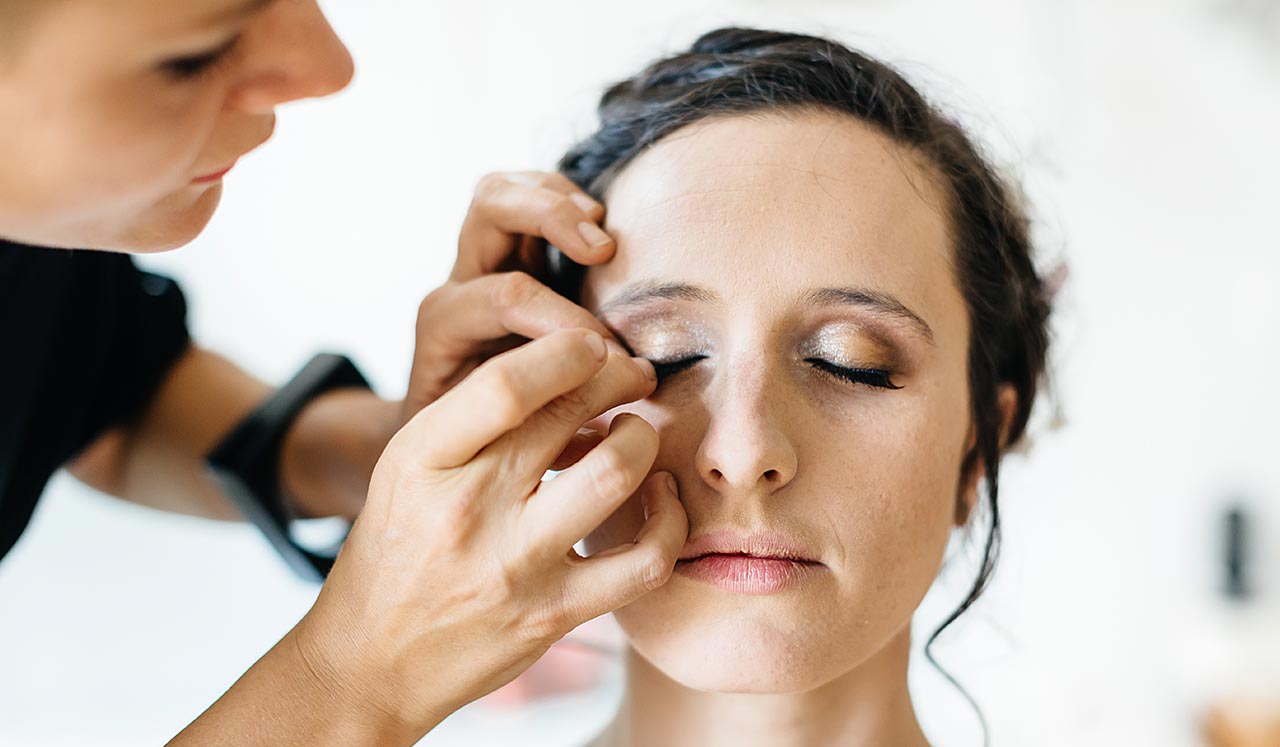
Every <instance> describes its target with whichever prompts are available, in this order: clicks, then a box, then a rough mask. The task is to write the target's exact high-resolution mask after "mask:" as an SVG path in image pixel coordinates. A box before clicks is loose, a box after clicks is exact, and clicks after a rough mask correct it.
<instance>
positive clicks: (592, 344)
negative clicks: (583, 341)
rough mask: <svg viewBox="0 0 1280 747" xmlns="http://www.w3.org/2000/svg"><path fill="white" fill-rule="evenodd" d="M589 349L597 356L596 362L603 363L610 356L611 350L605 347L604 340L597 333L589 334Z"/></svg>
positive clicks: (587, 336)
mask: <svg viewBox="0 0 1280 747" xmlns="http://www.w3.org/2000/svg"><path fill="white" fill-rule="evenodd" d="M586 338H587V347H588V348H591V352H592V353H594V354H595V356H596V360H598V361H602V360H604V359H605V356H607V355H608V354H609V348H607V347H605V341H604V338H603V337H601V336H600V335H598V334H596V333H595V332H588V333H587V335H586Z"/></svg>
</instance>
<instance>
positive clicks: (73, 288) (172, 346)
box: [0, 241, 190, 558]
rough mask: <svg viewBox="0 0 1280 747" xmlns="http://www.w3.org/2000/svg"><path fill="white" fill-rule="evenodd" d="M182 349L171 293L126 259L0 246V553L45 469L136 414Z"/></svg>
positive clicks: (181, 309)
mask: <svg viewBox="0 0 1280 747" xmlns="http://www.w3.org/2000/svg"><path fill="white" fill-rule="evenodd" d="M189 342H190V341H189V338H188V336H187V327H186V302H185V301H184V299H183V296H182V292H181V291H180V290H179V289H178V286H177V285H175V284H174V283H173V281H171V280H169V279H168V278H164V277H160V276H158V275H153V274H150V273H146V272H142V271H141V270H139V269H138V268H137V267H135V266H134V264H133V261H132V259H131V258H130V257H129V256H128V255H126V254H117V253H112V252H93V251H70V250H62V249H39V248H33V247H28V246H19V245H16V244H11V243H7V242H4V241H0V558H2V557H3V556H4V555H5V553H7V552H8V551H9V549H10V548H11V547H13V544H14V543H15V542H16V541H17V539H18V535H20V534H21V533H22V530H23V529H24V528H26V526H27V522H28V521H30V519H31V513H32V511H33V510H34V509H35V505H36V501H37V499H39V497H40V493H41V492H42V491H43V490H44V486H45V483H46V482H48V480H49V477H50V476H51V475H52V474H53V473H54V471H56V470H57V469H58V467H60V466H62V465H63V464H65V463H66V462H67V461H68V460H70V459H71V458H72V457H74V456H75V455H76V454H78V453H79V452H80V451H81V450H83V449H84V448H85V447H86V446H88V445H89V444H90V443H91V442H92V441H93V440H94V439H95V438H96V437H97V436H99V435H101V434H102V433H103V432H104V431H106V430H108V429H110V428H112V427H113V426H117V425H122V424H126V423H128V422H129V421H130V420H131V419H132V418H135V417H137V416H138V415H139V414H140V413H141V412H142V410H143V409H144V408H145V406H146V404H147V403H148V401H149V400H150V399H151V397H152V395H153V394H154V393H155V391H156V389H157V388H158V386H159V384H160V382H161V381H162V380H163V378H164V376H165V374H166V372H167V371H168V370H169V368H170V367H171V366H172V365H173V363H174V362H175V361H176V360H177V358H178V356H179V355H181V354H182V352H183V351H185V350H186V348H187V346H188V344H189Z"/></svg>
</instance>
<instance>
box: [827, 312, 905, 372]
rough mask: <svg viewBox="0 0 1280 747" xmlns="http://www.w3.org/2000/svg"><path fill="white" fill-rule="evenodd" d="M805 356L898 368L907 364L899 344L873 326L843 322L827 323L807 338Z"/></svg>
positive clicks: (895, 369)
mask: <svg viewBox="0 0 1280 747" xmlns="http://www.w3.org/2000/svg"><path fill="white" fill-rule="evenodd" d="M802 350H803V353H804V357H806V358H807V357H814V356H817V357H821V358H824V359H826V360H829V361H830V362H832V363H835V364H837V365H841V366H848V367H860V368H883V369H887V370H889V371H897V370H898V369H900V368H901V367H902V365H903V356H902V352H901V349H900V348H899V346H897V345H894V344H893V343H892V342H891V341H890V340H889V339H887V337H886V336H885V335H884V334H882V333H881V332H880V331H879V330H877V329H875V328H874V327H873V326H870V325H864V324H855V323H853V322H841V323H838V324H827V325H824V326H823V327H821V328H820V329H819V330H818V332H817V333H816V334H814V335H813V336H812V337H810V338H809V339H808V340H806V341H805V343H804V345H803V348H802Z"/></svg>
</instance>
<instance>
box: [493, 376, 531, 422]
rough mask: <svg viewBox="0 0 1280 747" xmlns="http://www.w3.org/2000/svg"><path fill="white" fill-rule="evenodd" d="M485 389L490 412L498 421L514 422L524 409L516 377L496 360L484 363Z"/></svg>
mask: <svg viewBox="0 0 1280 747" xmlns="http://www.w3.org/2000/svg"><path fill="white" fill-rule="evenodd" d="M484 366H485V368H486V369H487V370H486V371H485V390H486V398H487V399H488V401H489V405H488V409H489V411H490V413H491V414H492V415H493V417H494V418H496V419H497V420H498V421H499V422H500V423H509V424H514V423H515V422H516V421H517V420H519V419H520V415H521V413H522V412H523V411H524V409H523V406H522V403H521V397H520V389H519V387H518V386H517V385H516V377H515V375H514V374H512V372H511V370H510V369H509V368H507V367H506V366H503V365H501V363H500V362H498V361H490V362H488V363H486V364H484Z"/></svg>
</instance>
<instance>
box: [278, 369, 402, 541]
mask: <svg viewBox="0 0 1280 747" xmlns="http://www.w3.org/2000/svg"><path fill="white" fill-rule="evenodd" d="M400 407H401V405H400V403H399V402H388V401H387V400H384V399H381V398H380V397H378V396H377V395H375V394H373V393H372V392H370V391H369V390H367V389H354V388H353V389H335V390H333V391H330V392H326V393H325V394H322V395H320V396H319V397H316V398H315V399H314V400H312V401H311V402H309V403H307V406H306V407H305V408H303V410H302V411H301V412H300V413H299V414H298V417H297V419H296V420H295V421H294V422H293V424H292V425H291V426H290V428H289V431H288V433H287V434H286V435H285V439H284V443H283V445H282V448H281V452H280V481H281V487H282V488H283V490H284V495H285V496H286V498H287V500H288V501H289V504H288V508H289V509H290V510H291V511H292V512H293V513H294V514H295V515H297V516H298V517H300V518H311V517H321V516H341V517H345V518H348V519H351V518H354V517H355V516H356V514H358V513H359V512H360V509H361V507H363V506H364V499H365V496H366V494H367V493H368V489H369V478H370V477H371V476H372V474H373V468H374V465H376V464H377V462H378V458H379V457H380V456H381V455H382V451H383V450H384V449H385V448H386V446H387V442H388V441H390V440H391V437H392V436H393V435H395V432H396V429H397V428H398V427H399V417H400Z"/></svg>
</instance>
